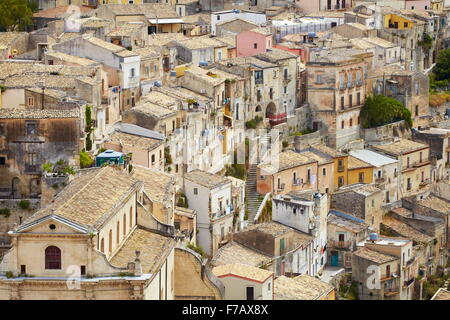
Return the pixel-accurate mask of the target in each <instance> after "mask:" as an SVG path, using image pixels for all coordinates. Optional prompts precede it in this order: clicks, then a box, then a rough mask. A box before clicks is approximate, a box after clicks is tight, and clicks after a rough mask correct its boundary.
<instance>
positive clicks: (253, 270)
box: [212, 263, 273, 283]
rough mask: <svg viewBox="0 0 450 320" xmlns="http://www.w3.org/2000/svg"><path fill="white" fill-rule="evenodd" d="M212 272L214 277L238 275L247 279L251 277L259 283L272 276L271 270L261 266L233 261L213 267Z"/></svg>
mask: <svg viewBox="0 0 450 320" xmlns="http://www.w3.org/2000/svg"><path fill="white" fill-rule="evenodd" d="M212 272H213V273H214V274H215V275H216V277H219V278H224V277H227V276H233V275H234V276H238V277H243V278H247V279H251V280H254V281H257V282H260V283H263V282H264V281H266V280H267V279H268V278H270V277H272V276H273V272H272V271H267V270H264V269H261V268H257V267H252V266H249V265H247V264H241V263H233V264H225V265H221V266H217V267H215V268H214V269H213V270H212Z"/></svg>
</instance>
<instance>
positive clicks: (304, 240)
mask: <svg viewBox="0 0 450 320" xmlns="http://www.w3.org/2000/svg"><path fill="white" fill-rule="evenodd" d="M313 240H314V238H313V237H312V236H310V235H309V234H306V233H304V232H301V231H297V230H294V235H293V237H292V247H293V248H299V247H302V248H306V247H307V246H308V245H309V244H310V243H311V242H312V241H313Z"/></svg>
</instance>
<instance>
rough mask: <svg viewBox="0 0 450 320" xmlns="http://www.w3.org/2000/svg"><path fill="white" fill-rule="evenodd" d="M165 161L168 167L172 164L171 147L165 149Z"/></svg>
mask: <svg viewBox="0 0 450 320" xmlns="http://www.w3.org/2000/svg"><path fill="white" fill-rule="evenodd" d="M164 161H165V162H166V165H171V164H172V156H171V155H170V149H169V147H165V148H164Z"/></svg>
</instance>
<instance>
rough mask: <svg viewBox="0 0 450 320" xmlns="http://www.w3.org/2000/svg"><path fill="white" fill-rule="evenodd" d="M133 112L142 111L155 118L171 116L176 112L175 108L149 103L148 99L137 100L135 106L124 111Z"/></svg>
mask: <svg viewBox="0 0 450 320" xmlns="http://www.w3.org/2000/svg"><path fill="white" fill-rule="evenodd" d="M135 112H137V113H143V114H145V115H148V116H151V117H155V118H157V119H164V118H168V117H171V116H175V115H176V114H177V111H175V110H172V109H169V108H165V107H163V106H160V105H157V104H154V103H151V102H149V101H139V103H138V104H137V105H136V106H135V107H133V108H131V109H129V110H127V111H125V114H127V113H135Z"/></svg>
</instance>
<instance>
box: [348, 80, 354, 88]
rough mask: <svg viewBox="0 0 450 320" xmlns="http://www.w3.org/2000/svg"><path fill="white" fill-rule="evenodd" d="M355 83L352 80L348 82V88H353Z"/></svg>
mask: <svg viewBox="0 0 450 320" xmlns="http://www.w3.org/2000/svg"><path fill="white" fill-rule="evenodd" d="M354 86H355V84H354V83H353V82H351V81H349V82H347V88H353V87H354Z"/></svg>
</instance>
